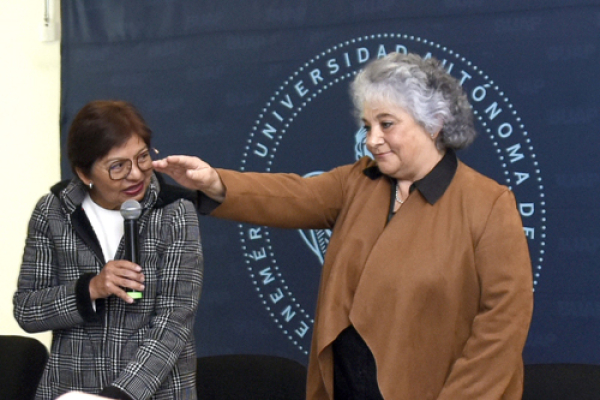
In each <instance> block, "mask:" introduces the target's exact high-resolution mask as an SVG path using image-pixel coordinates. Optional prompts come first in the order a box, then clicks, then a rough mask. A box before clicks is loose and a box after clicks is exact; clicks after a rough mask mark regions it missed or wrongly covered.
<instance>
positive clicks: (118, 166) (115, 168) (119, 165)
mask: <svg viewBox="0 0 600 400" xmlns="http://www.w3.org/2000/svg"><path fill="white" fill-rule="evenodd" d="M123 168H125V163H124V162H123V161H117V162H115V163H112V164H110V167H108V169H109V170H110V171H111V172H120V171H122V170H123Z"/></svg>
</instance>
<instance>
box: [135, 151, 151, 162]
mask: <svg viewBox="0 0 600 400" xmlns="http://www.w3.org/2000/svg"><path fill="white" fill-rule="evenodd" d="M149 158H150V153H148V152H145V153H142V154H140V155H139V156H138V162H145V161H148V159H149Z"/></svg>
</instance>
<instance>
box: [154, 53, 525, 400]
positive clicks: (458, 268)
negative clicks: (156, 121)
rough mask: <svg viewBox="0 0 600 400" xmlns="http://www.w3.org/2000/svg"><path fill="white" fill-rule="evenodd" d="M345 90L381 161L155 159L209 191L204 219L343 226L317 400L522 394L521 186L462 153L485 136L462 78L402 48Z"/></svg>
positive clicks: (320, 332) (319, 342)
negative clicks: (312, 170)
mask: <svg viewBox="0 0 600 400" xmlns="http://www.w3.org/2000/svg"><path fill="white" fill-rule="evenodd" d="M351 89H352V96H353V101H354V104H355V108H356V113H357V116H358V119H359V121H360V123H361V124H362V125H363V126H364V128H365V129H366V131H367V140H366V146H367V149H368V150H369V151H370V152H371V154H372V156H373V158H368V157H363V158H362V159H360V160H359V161H357V162H356V163H355V164H353V165H346V166H341V167H338V168H335V169H333V170H331V171H329V172H326V173H323V174H321V175H319V176H314V177H310V178H303V177H300V176H298V175H295V174H270V173H252V172H247V173H241V172H236V171H231V170H224V169H215V168H212V167H210V166H209V165H208V164H206V163H205V162H203V161H202V160H200V159H198V158H195V157H187V156H171V157H168V158H166V159H163V160H159V161H156V162H155V163H154V166H155V168H156V170H158V171H162V172H166V173H168V174H169V175H171V176H172V177H173V178H174V179H175V180H177V181H178V182H179V183H181V184H182V185H184V186H187V187H188V188H192V189H197V190H200V191H201V192H202V193H203V196H208V198H210V199H212V200H213V202H212V204H213V206H212V207H209V209H208V211H209V212H210V215H213V216H216V217H220V218H226V219H231V220H236V221H243V222H248V223H254V224H260V225H269V226H275V227H283V228H295V229H298V228H303V229H308V228H312V229H316V228H319V229H331V230H332V231H333V232H332V236H331V239H330V243H329V247H328V249H327V252H326V256H325V260H324V264H323V270H322V276H321V282H320V287H319V299H318V302H317V311H316V317H315V324H314V334H313V340H312V348H311V354H310V361H309V368H308V387H307V397H308V398H309V399H344V400H351V399H382V398H383V399H406V400H423V399H438V400H442V399H444V400H446V399H448V400H467V399H478V400H480V399H515V400H516V399H520V398H521V392H522V384H523V361H522V350H523V346H524V344H525V339H526V337H527V331H528V329H529V323H530V320H531V314H532V308H533V293H532V291H533V290H532V288H533V284H532V271H531V262H530V258H529V252H528V246H527V241H526V238H525V234H524V232H523V227H522V223H521V218H520V215H519V212H518V210H517V207H516V202H515V197H514V195H513V193H512V192H511V191H510V190H509V189H508V188H507V187H505V186H502V185H499V184H498V183H496V182H495V181H493V180H491V179H489V178H487V177H485V176H483V175H481V174H479V173H478V172H476V171H474V170H473V169H471V168H469V167H468V166H467V165H465V164H464V163H462V162H461V161H460V160H459V159H458V158H457V156H456V154H455V152H454V150H455V149H460V148H464V147H466V146H468V145H469V144H470V143H471V142H472V141H473V139H474V137H475V129H474V126H473V118H472V110H471V107H470V105H469V103H468V101H467V98H466V96H465V94H464V93H463V91H462V88H461V86H460V84H459V82H458V81H457V80H456V79H455V78H453V77H451V76H450V75H449V74H448V73H447V72H446V71H445V70H444V69H443V68H442V66H441V65H440V64H439V63H438V62H437V61H436V60H434V59H427V60H426V59H422V58H421V57H419V56H417V55H414V54H408V55H405V54H397V53H392V54H389V55H387V56H386V57H383V58H381V59H378V60H376V61H373V62H371V63H369V64H368V65H367V66H366V67H365V68H364V70H363V71H362V72H360V73H359V74H358V75H357V76H356V78H355V80H354V82H353V83H352V88H351ZM205 204H206V202H205ZM201 211H202V210H201ZM205 211H206V210H205Z"/></svg>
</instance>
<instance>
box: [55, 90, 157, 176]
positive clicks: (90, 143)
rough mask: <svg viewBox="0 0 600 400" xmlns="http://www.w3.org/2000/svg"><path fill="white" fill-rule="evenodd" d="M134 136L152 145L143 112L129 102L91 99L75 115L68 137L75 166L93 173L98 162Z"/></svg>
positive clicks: (69, 149) (70, 155) (69, 150)
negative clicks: (93, 168)
mask: <svg viewBox="0 0 600 400" xmlns="http://www.w3.org/2000/svg"><path fill="white" fill-rule="evenodd" d="M133 135H139V136H140V138H141V139H142V140H143V141H144V143H146V146H148V148H150V140H151V137H152V131H151V130H150V128H149V127H148V125H146V122H145V121H144V118H142V115H141V114H140V113H139V111H138V110H137V109H136V108H135V107H134V106H133V105H132V104H130V103H128V102H126V101H112V100H95V101H91V102H89V103H88V104H86V105H85V106H83V108H82V109H81V110H79V112H78V113H77V115H75V119H73V122H72V123H71V128H70V129H69V135H68V138H67V156H68V157H69V162H70V163H71V169H72V170H73V173H74V174H77V171H76V168H79V170H80V171H81V172H82V173H83V174H84V175H86V176H89V175H90V172H91V170H92V167H93V165H94V163H95V162H96V161H97V160H99V159H100V158H102V157H104V156H106V155H107V154H108V153H109V152H110V151H111V150H112V149H113V148H115V147H119V146H122V145H124V144H125V143H126V142H127V141H128V140H129V139H130V138H131V137H132V136H133Z"/></svg>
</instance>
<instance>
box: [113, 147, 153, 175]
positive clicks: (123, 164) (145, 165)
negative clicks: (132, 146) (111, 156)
mask: <svg viewBox="0 0 600 400" xmlns="http://www.w3.org/2000/svg"><path fill="white" fill-rule="evenodd" d="M152 150H153V151H154V152H155V153H156V154H158V150H156V149H152ZM135 161H136V163H137V167H138V169H139V170H140V171H142V172H146V171H148V170H151V169H152V157H150V151H149V150H146V151H144V152H143V153H141V154H140V155H138V156H137V157H136V159H135ZM132 167H133V163H132V161H131V160H130V159H126V160H118V161H115V162H113V163H112V164H110V165H109V166H108V176H109V177H110V179H112V180H114V181H119V180H121V179H125V178H127V176H129V173H130V172H131V168H132Z"/></svg>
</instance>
